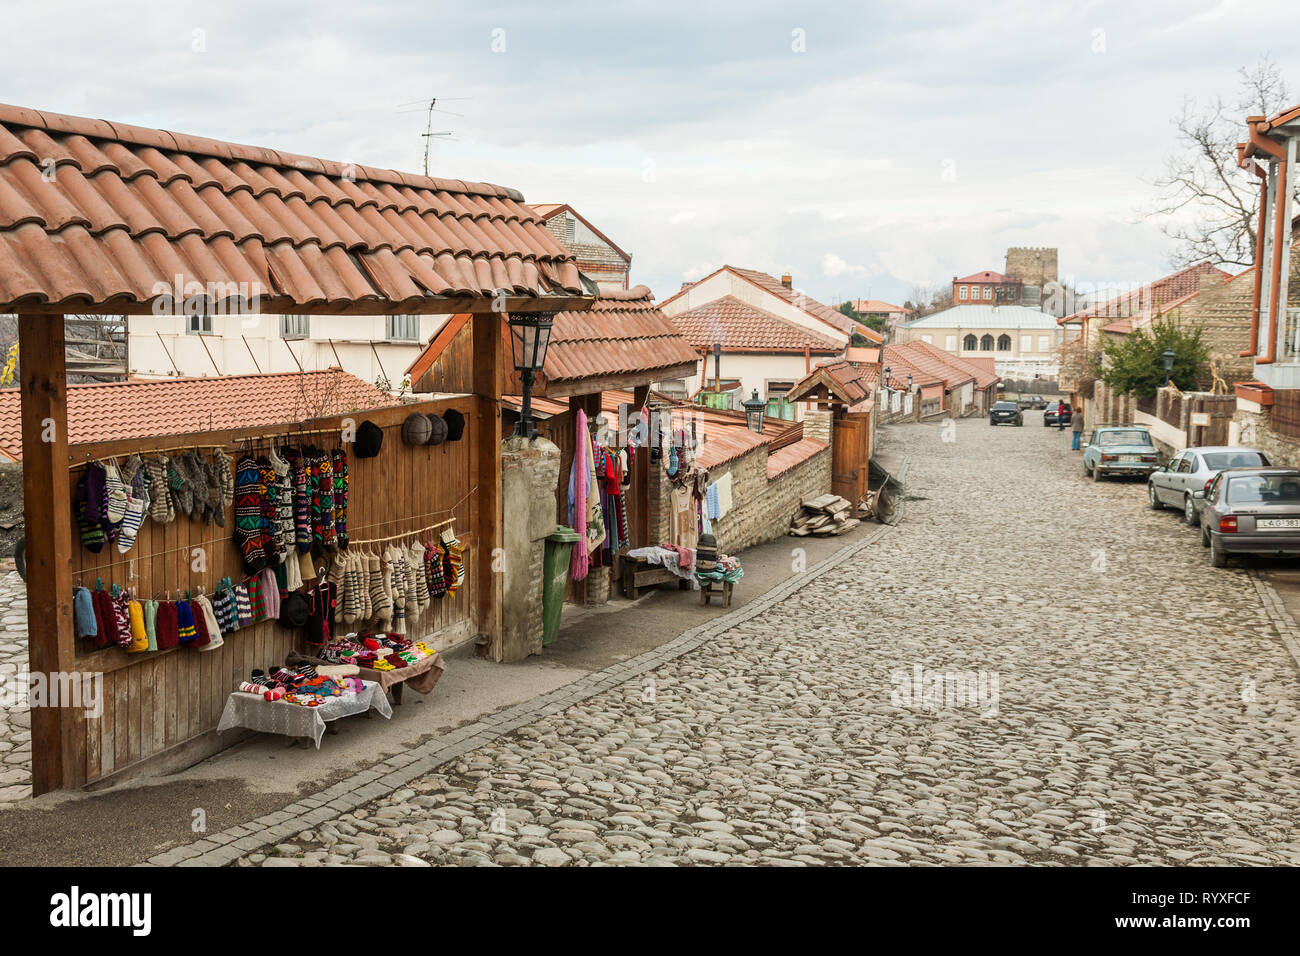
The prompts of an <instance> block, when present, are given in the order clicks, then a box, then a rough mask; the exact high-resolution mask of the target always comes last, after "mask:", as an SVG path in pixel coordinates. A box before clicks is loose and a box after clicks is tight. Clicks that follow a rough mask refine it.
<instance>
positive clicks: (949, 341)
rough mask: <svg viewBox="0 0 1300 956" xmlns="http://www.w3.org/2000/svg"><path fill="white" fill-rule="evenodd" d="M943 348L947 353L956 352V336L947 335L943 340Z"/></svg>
mask: <svg viewBox="0 0 1300 956" xmlns="http://www.w3.org/2000/svg"><path fill="white" fill-rule="evenodd" d="M943 347H944V348H945V349H947V350H948V351H949V352H955V351H957V336H955V335H949V336H947V337H946V338H945V339H944V340H943Z"/></svg>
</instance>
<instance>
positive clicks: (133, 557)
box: [92, 446, 478, 570]
mask: <svg viewBox="0 0 1300 956" xmlns="http://www.w3.org/2000/svg"><path fill="white" fill-rule="evenodd" d="M186 447H190V446H186ZM476 491H478V485H475V486H474V487H473V488H471V489H470V490H469V491H468V492H466V493H465V495H464V496H463V497H462V498H461V499H460V500H459V501H457V502H456V503H455V504H453V505H452V506H451V507H450V508H438V509H437V510H435V511H425V512H423V513H422V514H416V515H404V516H402V517H401V518H390V519H388V520H387V521H372V522H370V523H369V524H363V525H358V526H357V529H358V530H366V529H369V528H378V527H381V526H382V525H386V524H392V523H393V522H395V521H410V520H411V519H413V518H428V517H430V516H431V515H441V514H448V513H450V512H454V511H455V510H456V509H457V508H459V507H460V506H461V505H462V504H463V503H464V502H465V501H466V500H467V499H468V498H469V496H470V495H472V494H474V492H476ZM177 520H180V519H179V518H177ZM455 520H456V519H455V518H454V517H452V518H448V519H447V520H445V521H440V522H438V523H437V524H433V525H430V526H429V527H427V528H419V529H417V530H415V531H404V532H402V533H401V534H395V535H390V536H389V537H387V538H366V539H361V540H358V539H356V538H353V537H351V536H349V538H348V543H349V547H350V546H351V545H353V544H373V543H375V542H378V541H391V540H395V539H397V538H403V537H406V536H407V535H415V534H423V533H424V532H425V531H431V530H433V529H434V528H441V527H443V526H444V525H449V524H451V523H452V522H454V521H455ZM230 540H232V536H231V535H223V536H222V537H220V538H204V539H202V540H200V541H191V542H190V543H189V544H182V545H177V546H176V547H174V548H163V549H161V550H156V551H150V552H149V553H148V554H132V553H131V552H127V553H126V554H121V553H120V552H119V557H118V560H117V561H113V562H110V564H109V565H108V566H109V567H111V566H112V565H114V564H117V563H118V561H151V560H153V559H154V558H161V557H162V556H163V555H166V554H175V553H176V552H177V551H192V550H193V549H195V548H203V547H207V546H208V545H214V546H215V545H218V544H221V543H222V542H226V541H230ZM133 550H134V549H133ZM92 570H93V569H92Z"/></svg>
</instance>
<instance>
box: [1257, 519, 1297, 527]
mask: <svg viewBox="0 0 1300 956" xmlns="http://www.w3.org/2000/svg"><path fill="white" fill-rule="evenodd" d="M1255 527H1256V528H1300V518H1256V519H1255Z"/></svg>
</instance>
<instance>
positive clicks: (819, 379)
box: [788, 359, 880, 406]
mask: <svg viewBox="0 0 1300 956" xmlns="http://www.w3.org/2000/svg"><path fill="white" fill-rule="evenodd" d="M879 383H880V366H879V365H877V364H863V363H860V362H854V361H851V360H848V359H841V360H840V361H838V362H824V363H823V364H821V365H818V366H817V367H816V368H814V369H813V370H812V371H811V372H809V373H808V374H807V375H805V376H804V377H803V378H802V379H800V380H799V381H798V382H795V384H794V387H793V388H791V389H790V391H789V393H788V397H789V398H790V400H791V401H800V400H801V399H802V398H803V397H804V396H805V395H807V394H809V393H810V392H814V391H817V390H818V389H820V388H822V387H824V388H826V389H827V390H828V391H829V392H830V393H831V394H832V395H833V396H834V397H835V398H837V399H838V400H839V401H841V402H844V403H845V404H848V405H850V406H856V405H861V404H862V403H863V402H867V401H870V400H871V397H872V396H873V395H874V394H875V391H876V388H877V387H878V386H879Z"/></svg>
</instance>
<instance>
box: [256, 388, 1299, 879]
mask: <svg viewBox="0 0 1300 956" xmlns="http://www.w3.org/2000/svg"><path fill="white" fill-rule="evenodd" d="M944 437H945V430H944V429H943V428H942V427H941V426H939V425H925V426H905V427H901V428H895V429H893V430H892V432H890V434H889V437H888V439H887V441H888V442H889V445H888V449H889V450H890V451H891V452H902V453H905V454H907V455H908V460H909V465H910V468H909V472H908V493H909V495H910V496H911V498H912V499H913V500H911V501H909V502H908V505H907V511H906V513H905V519H904V521H903V522H902V523H901V524H900V525H899V526H898V527H896V528H894V529H892V530H890V531H888V532H886V533H885V534H884V535H883V537H881V538H880V540H879V541H877V542H875V543H874V544H872V545H871V546H870V547H867V548H866V549H864V550H862V551H860V552H858V553H857V554H856V555H855V556H853V557H852V558H851V559H849V560H847V561H845V562H844V563H842V564H840V565H839V566H837V567H834V568H833V569H831V570H830V571H828V572H827V573H825V574H823V575H821V576H820V577H817V578H816V579H814V580H812V581H811V582H810V583H809V585H808V586H807V587H805V588H803V589H801V590H799V591H796V592H794V593H793V594H792V595H791V596H790V597H788V598H787V599H786V600H785V601H784V602H783V603H781V604H778V605H775V606H773V607H771V608H769V609H767V610H765V611H763V612H762V613H760V614H758V615H757V616H754V617H751V618H750V619H749V620H747V621H745V622H744V623H742V624H740V625H739V626H736V627H734V628H733V629H732V630H730V631H729V632H727V633H726V634H724V635H723V636H721V637H719V638H715V639H714V640H713V641H712V642H710V643H708V644H706V645H704V646H702V647H700V648H699V649H697V650H694V651H691V652H688V653H686V654H685V655H683V656H681V657H679V658H677V659H675V660H672V661H669V662H668V663H665V664H663V665H661V666H659V667H658V668H657V669H655V670H653V671H650V672H649V676H648V679H647V678H645V677H638V678H636V679H634V680H631V681H628V682H626V683H623V684H621V685H618V686H615V687H613V688H612V689H610V690H606V691H604V692H602V693H599V694H597V695H596V696H594V697H591V698H589V699H588V700H586V701H584V702H582V703H579V704H576V705H574V706H572V707H569V708H568V709H566V710H564V711H562V712H560V713H555V714H553V715H552V716H547V717H543V718H541V719H539V720H537V721H535V722H533V723H531V724H528V725H526V726H524V727H522V728H520V729H518V730H516V731H514V732H512V733H509V734H507V735H506V736H504V737H501V738H499V739H497V740H495V741H492V742H490V743H488V744H486V745H485V746H482V747H480V748H478V749H476V750H472V751H470V752H469V753H466V754H465V755H463V756H461V757H459V758H457V759H455V760H454V761H452V762H450V763H448V764H446V765H444V766H443V767H441V768H440V772H435V773H431V774H427V775H425V776H422V777H419V778H417V779H415V780H414V781H412V783H411V784H410V785H409V786H408V787H405V788H403V789H401V790H399V791H397V792H395V793H392V794H391V795H389V796H387V797H381V798H379V799H377V800H375V801H373V802H371V803H368V804H366V805H364V806H363V807H361V808H360V809H358V810H357V811H354V812H347V813H343V814H341V815H339V816H338V817H337V818H335V819H333V820H331V821H327V822H325V823H323V824H321V825H319V826H317V827H315V828H314V829H313V830H311V831H309V832H307V833H305V834H302V835H301V836H300V837H299V838H298V839H295V840H292V841H290V842H288V843H282V844H280V845H278V846H275V847H274V848H268V849H267V850H266V851H258V852H255V853H252V854H249V855H247V856H245V857H243V858H241V859H240V860H239V861H238V862H239V864H240V865H249V864H257V863H263V864H266V865H302V864H322V863H344V862H355V863H368V864H369V863H373V864H404V865H427V864H488V863H498V864H506V865H522V864H527V863H535V864H565V863H579V864H581V863H592V864H594V863H628V864H632V863H639V864H651V865H670V864H687V863H719V864H721V863H752V864H772V865H806V864H824V863H861V862H872V863H883V864H922V863H924V864H964V863H1023V862H1030V863H1045V864H1064V865H1077V864H1130V863H1146V864H1234V863H1238V864H1239V863H1246V864H1288V863H1290V864H1294V863H1296V862H1300V835H1298V834H1297V831H1296V815H1297V809H1300V763H1298V761H1297V756H1296V754H1297V744H1300V735H1298V734H1297V702H1298V701H1300V672H1298V671H1297V666H1296V662H1295V661H1294V660H1293V659H1292V657H1291V655H1290V653H1289V652H1288V650H1287V647H1286V645H1285V643H1284V634H1283V631H1285V632H1286V635H1285V636H1286V637H1287V638H1289V639H1293V635H1291V634H1290V630H1291V629H1290V627H1289V626H1288V625H1287V624H1286V622H1285V619H1284V618H1282V617H1280V616H1279V615H1278V614H1277V613H1276V608H1274V609H1273V610H1272V611H1270V610H1269V609H1268V608H1266V604H1265V601H1266V600H1267V595H1268V594H1271V593H1272V592H1271V589H1268V588H1267V587H1266V586H1263V585H1260V584H1258V583H1257V579H1256V577H1255V575H1254V573H1253V572H1252V571H1250V570H1243V569H1241V568H1238V567H1233V568H1230V569H1228V570H1226V571H1216V570H1214V569H1212V568H1211V567H1210V566H1209V562H1208V560H1207V559H1206V556H1205V553H1204V552H1203V551H1202V549H1201V548H1200V546H1199V544H1198V542H1197V539H1196V536H1195V535H1194V534H1193V533H1192V532H1191V531H1190V530H1189V529H1187V528H1185V527H1184V526H1182V525H1181V524H1180V523H1179V521H1178V518H1177V516H1176V515H1174V514H1173V513H1171V512H1164V513H1155V512H1151V511H1149V510H1148V509H1147V506H1146V498H1145V493H1144V491H1145V489H1144V486H1143V485H1142V484H1141V483H1130V482H1114V483H1110V482H1108V483H1103V484H1095V483H1093V482H1091V481H1085V480H1084V479H1083V478H1082V477H1081V474H1080V465H1079V455H1078V454H1077V453H1070V452H1068V451H1066V450H1065V449H1066V448H1067V447H1068V440H1069V433H1068V432H1064V433H1058V432H1057V431H1056V430H1055V429H1052V430H1048V429H1044V428H1042V427H1040V426H1039V419H1038V416H1037V415H1036V414H1031V415H1029V416H1027V422H1026V427H1024V428H996V429H990V428H989V427H988V424H987V422H986V421H984V420H981V419H973V420H966V421H963V422H960V423H958V424H957V425H956V428H955V432H951V433H950V434H949V435H948V437H951V438H953V439H955V440H953V441H945V440H944ZM790 540H791V543H792V547H793V546H795V544H797V541H796V539H790ZM792 560H793V559H792ZM918 668H919V671H918V670H917V669H918ZM936 674H937V675H939V679H940V680H943V679H944V675H954V676H957V677H960V676H961V675H970V679H969V680H968V681H966V682H965V683H964V684H963V685H962V686H964V687H965V688H966V689H967V690H969V691H970V692H971V693H972V694H975V693H976V692H978V695H979V696H978V698H977V699H966V698H962V697H960V696H958V697H957V698H956V699H954V698H953V697H952V696H951V694H952V686H953V684H952V682H951V681H949V682H948V684H947V685H945V686H947V688H948V693H949V695H950V696H949V697H947V698H943V700H942V701H940V702H936V701H935V700H934V699H932V698H930V697H928V696H921V697H919V698H918V697H917V696H913V691H914V689H916V688H929V687H931V686H933V684H932V682H933V680H934V679H935V675H936ZM914 675H915V677H914ZM914 680H915V681H916V685H915V686H914V684H913V681H914ZM936 703H937V706H935V707H934V708H933V709H931V708H930V707H929V706H928V705H931V704H936Z"/></svg>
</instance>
